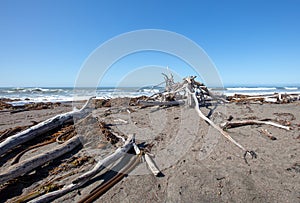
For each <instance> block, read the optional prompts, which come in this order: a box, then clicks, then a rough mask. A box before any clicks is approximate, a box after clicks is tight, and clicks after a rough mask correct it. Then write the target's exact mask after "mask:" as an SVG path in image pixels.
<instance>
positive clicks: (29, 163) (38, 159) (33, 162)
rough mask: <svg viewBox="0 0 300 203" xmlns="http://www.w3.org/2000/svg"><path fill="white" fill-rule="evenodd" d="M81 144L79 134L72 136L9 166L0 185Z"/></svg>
mask: <svg viewBox="0 0 300 203" xmlns="http://www.w3.org/2000/svg"><path fill="white" fill-rule="evenodd" d="M80 144H81V142H80V138H79V137H78V136H76V137H73V138H71V139H70V140H68V141H67V142H65V143H64V144H61V145H58V146H57V147H56V148H54V149H52V150H50V151H47V152H45V153H43V154H39V155H37V156H34V157H31V158H29V159H26V160H24V161H22V162H20V163H18V164H15V165H13V166H11V167H9V168H8V169H7V170H6V171H4V172H2V173H0V185H1V184H2V183H5V182H7V181H9V180H11V179H14V178H16V177H19V176H21V175H24V174H26V173H28V172H30V171H32V170H33V169H35V168H37V167H39V166H42V165H44V164H45V163H47V162H48V161H51V160H53V159H56V158H57V157H60V156H61V155H63V154H66V153H68V152H70V151H72V150H73V149H74V148H75V147H77V146H79V145H80Z"/></svg>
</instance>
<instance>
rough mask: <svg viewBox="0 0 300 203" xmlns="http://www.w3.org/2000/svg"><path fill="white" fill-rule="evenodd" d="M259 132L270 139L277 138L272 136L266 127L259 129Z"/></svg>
mask: <svg viewBox="0 0 300 203" xmlns="http://www.w3.org/2000/svg"><path fill="white" fill-rule="evenodd" d="M260 132H261V133H262V134H264V135H266V136H267V137H268V138H270V139H271V140H277V138H276V137H274V136H273V135H272V134H271V133H270V132H269V131H268V130H267V129H261V130H260Z"/></svg>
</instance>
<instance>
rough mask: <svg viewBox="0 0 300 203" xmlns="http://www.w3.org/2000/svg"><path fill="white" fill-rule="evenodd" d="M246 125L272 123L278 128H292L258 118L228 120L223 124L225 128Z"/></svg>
mask: <svg viewBox="0 0 300 203" xmlns="http://www.w3.org/2000/svg"><path fill="white" fill-rule="evenodd" d="M245 125H271V126H274V127H277V128H282V129H285V130H290V127H288V126H284V125H280V124H278V123H274V122H271V121H257V120H241V121H228V122H225V123H223V124H222V125H221V126H222V128H223V129H229V128H235V127H240V126H245Z"/></svg>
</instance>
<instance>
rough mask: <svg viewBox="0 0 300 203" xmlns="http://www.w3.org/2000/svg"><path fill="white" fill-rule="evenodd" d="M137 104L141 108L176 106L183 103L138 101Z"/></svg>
mask: <svg viewBox="0 0 300 203" xmlns="http://www.w3.org/2000/svg"><path fill="white" fill-rule="evenodd" d="M138 104H141V105H143V106H177V105H182V104H184V101H165V102H163V101H162V102H160V101H143V100H140V101H138Z"/></svg>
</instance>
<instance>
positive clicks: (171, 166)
mask: <svg viewBox="0 0 300 203" xmlns="http://www.w3.org/2000/svg"><path fill="white" fill-rule="evenodd" d="M83 104H84V103H83V102H77V103H76V105H74V104H72V102H62V103H58V104H56V105H50V104H48V106H47V105H46V106H44V107H43V108H38V109H35V110H33V109H28V110H26V111H20V112H16V113H13V114H11V112H10V111H11V109H9V108H8V107H6V108H5V107H4V108H3V109H2V110H1V111H0V131H2V133H4V132H7V129H10V128H16V127H18V126H19V127H22V126H27V127H28V126H31V125H33V124H35V123H38V122H41V121H44V120H46V119H48V118H51V117H53V116H55V115H57V114H61V113H64V112H68V111H72V110H73V108H74V106H78V108H80V107H81V106H82V105H83ZM299 107H300V102H299V101H295V102H293V103H287V104H275V103H274V104H272V103H263V104H259V103H247V102H243V103H228V104H222V105H218V106H215V107H211V108H205V107H202V108H201V110H202V111H203V112H204V113H205V114H206V115H209V116H210V119H211V120H212V121H214V122H215V123H217V124H221V123H222V122H225V121H227V120H228V118H229V117H231V119H232V120H233V121H238V120H247V119H256V120H263V119H269V120H272V121H274V122H277V123H281V124H283V125H285V126H289V127H290V128H291V129H290V130H285V129H280V128H276V127H274V126H270V125H248V126H241V127H237V128H232V129H228V130H227V132H228V133H229V134H230V135H231V136H232V137H233V138H234V139H235V140H236V141H238V142H239V143H240V144H242V145H243V146H244V147H246V148H247V149H251V150H253V151H255V153H256V154H257V158H256V159H251V157H250V156H247V157H246V158H247V162H248V164H247V163H246V162H245V160H244V157H243V155H244V153H243V151H241V150H240V149H239V148H238V147H236V146H235V145H233V144H232V143H231V142H229V141H228V140H227V139H226V138H224V137H223V136H222V135H221V134H220V133H219V132H218V131H216V130H215V129H213V128H212V127H210V126H209V125H208V124H207V123H206V122H205V121H203V120H202V119H200V118H199V117H198V116H197V114H196V112H195V110H194V109H193V108H189V107H187V106H185V105H183V106H171V107H157V106H154V107H147V108H141V107H140V106H139V105H136V104H135V101H134V100H132V99H114V100H110V101H108V100H96V101H95V102H94V103H93V111H92V114H91V115H90V116H89V117H88V119H85V121H83V122H79V123H77V124H76V122H75V125H74V126H75V129H76V132H77V134H79V133H80V134H82V136H83V137H86V140H83V141H82V146H80V147H76V148H75V149H74V150H72V151H71V152H69V153H67V154H65V155H63V156H60V157H59V158H57V159H55V160H53V161H50V162H47V163H46V164H44V165H43V166H41V167H38V168H37V169H35V170H33V171H31V172H30V173H27V174H25V175H23V176H20V177H18V178H15V179H13V180H10V181H8V182H6V183H3V184H2V185H1V186H0V197H1V198H0V201H1V202H15V201H16V200H20V199H18V198H20V197H24V196H26V195H28V194H29V193H31V192H32V191H36V190H37V189H41V187H42V186H47V187H49V183H51V185H56V184H57V185H59V186H57V188H54V189H52V190H56V189H59V188H61V185H68V184H70V183H71V182H72V180H73V179H74V178H76V177H78V176H80V175H81V174H83V173H84V172H86V171H88V170H90V169H91V168H92V167H93V166H94V165H95V163H96V162H97V161H98V160H99V159H102V158H104V157H105V156H107V155H109V154H112V153H113V152H114V151H115V150H116V149H117V147H120V146H121V144H120V143H116V144H112V143H111V142H108V141H107V140H105V137H103V130H102V131H101V128H99V123H100V122H104V123H105V125H107V126H109V129H110V130H111V131H113V132H115V133H117V134H119V135H124V136H128V134H136V141H137V143H138V144H139V143H142V142H145V143H147V144H150V146H151V147H150V148H149V150H151V151H150V153H151V154H153V155H154V156H155V157H154V161H155V162H156V164H157V166H158V168H159V169H160V170H161V172H162V175H161V176H160V177H155V176H154V175H153V174H152V173H151V172H150V171H149V170H148V169H147V167H146V164H145V163H140V164H139V165H138V166H137V167H136V168H135V169H134V170H132V171H131V172H130V174H129V175H128V176H126V177H124V178H123V179H122V180H121V181H119V182H118V183H117V184H115V185H114V186H113V187H112V188H110V189H109V190H108V191H106V192H105V193H104V194H103V195H102V196H101V197H99V198H98V199H97V200H96V201H95V202H299V201H300V192H299V191H300V184H299V183H300V159H299V154H300V147H299V146H300V134H299V132H300V131H299V129H300V111H299ZM25 128H26V127H25ZM262 130H267V131H268V132H269V133H270V134H271V135H272V136H273V137H275V138H273V139H270V137H268V136H266V135H265V134H264V133H262ZM54 133H55V132H49V133H47V134H45V137H44V138H43V137H39V138H38V139H34V140H31V141H29V142H27V143H24V144H23V145H22V146H21V147H17V148H16V149H14V150H13V151H11V152H9V153H7V154H5V155H4V156H2V157H1V162H0V164H1V172H3V171H6V170H8V169H9V168H10V167H11V166H10V162H11V161H12V159H13V158H14V156H15V155H16V154H17V153H19V152H20V151H22V150H24V149H26V148H28V147H29V146H31V145H35V144H37V143H42V142H44V141H45V140H47V139H48V140H49V139H50V138H51V136H52V134H54ZM58 145H59V144H58V143H56V142H53V143H50V144H46V145H44V146H41V147H38V148H35V149H32V150H29V151H27V152H26V153H25V154H24V155H23V156H22V157H21V158H20V162H22V161H23V160H26V159H27V158H30V157H32V156H35V155H38V154H40V153H42V152H45V151H47V150H51V149H52V148H53V147H56V146H58ZM118 167H119V166H118V164H116V165H112V166H110V167H108V168H107V170H104V171H102V172H101V173H99V174H98V175H97V176H96V177H95V178H94V179H92V180H91V181H89V182H88V183H87V184H85V185H84V186H83V187H80V188H79V189H76V190H74V191H72V192H69V193H67V194H65V195H63V196H61V197H59V198H57V199H55V200H54V202H74V201H75V202H78V201H79V200H81V199H82V198H83V197H85V196H87V195H89V193H90V192H91V191H93V190H94V189H95V188H97V186H98V185H99V184H100V183H101V182H102V180H103V179H104V180H108V179H109V177H111V176H113V175H114V172H115V171H118V169H117V168H118ZM52 190H51V189H49V190H48V192H49V191H52ZM44 193H47V192H44Z"/></svg>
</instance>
